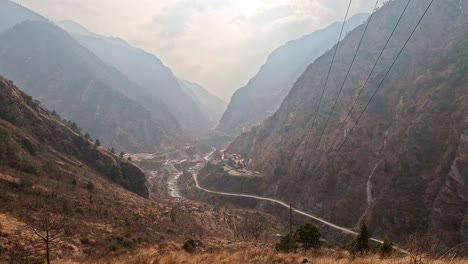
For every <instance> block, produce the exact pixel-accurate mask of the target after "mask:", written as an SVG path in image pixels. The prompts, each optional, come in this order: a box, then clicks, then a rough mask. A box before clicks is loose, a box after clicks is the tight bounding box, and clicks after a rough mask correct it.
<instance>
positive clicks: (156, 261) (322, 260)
mask: <svg viewBox="0 0 468 264" xmlns="http://www.w3.org/2000/svg"><path fill="white" fill-rule="evenodd" d="M306 257H307V258H308V259H309V261H311V263H314V264H410V263H411V261H410V258H408V257H393V258H388V259H381V258H380V257H379V256H368V257H365V258H355V259H352V258H350V257H349V255H347V254H346V253H344V252H338V251H332V250H330V251H322V252H320V253H315V255H314V254H308V256H306ZM303 258H304V255H302V254H281V253H277V252H274V251H272V250H264V249H251V250H239V251H228V250H223V251H220V252H217V253H212V254H210V253H199V254H188V253H185V252H182V251H174V252H169V253H162V254H161V253H160V252H158V250H157V249H154V248H153V249H150V250H145V251H140V252H138V253H135V254H133V255H127V256H122V257H119V258H115V259H106V260H100V261H91V262H88V263H96V264H111V263H112V264H205V263H217V264H218V263H226V264H228V263H229V264H232V263H243V264H262V263H272V264H273V263H275V264H288V263H301V262H302V260H303ZM60 263H65V264H72V263H73V264H74V263H76V262H72V261H69V262H60ZM467 263H468V260H456V259H453V260H428V259H426V260H425V261H424V262H422V263H421V264H467Z"/></svg>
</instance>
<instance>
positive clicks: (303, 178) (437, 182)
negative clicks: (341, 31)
mask: <svg viewBox="0 0 468 264" xmlns="http://www.w3.org/2000/svg"><path fill="white" fill-rule="evenodd" d="M428 3H429V1H426V0H424V1H423V0H421V1H412V2H411V4H410V5H409V7H408V11H407V13H406V14H405V15H404V17H403V20H402V23H401V25H400V26H399V27H398V28H397V30H396V32H395V35H394V37H393V38H392V40H391V41H390V43H389V46H388V47H387V49H386V50H385V52H384V54H383V56H382V59H381V60H380V62H379V63H378V64H377V68H376V71H375V72H374V74H373V75H372V76H371V78H370V82H369V85H368V86H366V87H365V89H364V90H363V92H362V95H361V97H359V99H357V104H356V107H355V111H353V112H352V114H351V117H350V119H349V120H348V121H347V122H346V123H343V122H344V121H345V117H346V114H347V113H348V111H349V110H350V109H351V104H352V102H353V101H354V100H355V99H356V98H357V97H358V93H359V90H360V89H359V88H360V87H361V86H362V85H363V84H364V82H365V80H366V78H367V76H368V75H369V73H370V72H371V68H372V65H373V64H374V63H375V61H376V60H377V57H378V55H379V53H380V50H381V49H382V48H383V47H384V44H385V41H386V40H387V38H388V37H389V36H390V33H391V31H392V29H393V26H394V25H395V24H396V22H397V19H398V17H399V15H400V14H401V12H402V11H403V8H404V6H405V5H406V1H403V0H397V1H391V2H388V3H386V4H385V5H384V6H383V7H382V8H381V9H380V10H379V11H378V12H377V13H376V14H375V16H374V18H373V19H372V21H371V24H370V26H369V30H368V32H367V35H366V37H365V38H364V43H363V46H362V47H361V49H360V52H359V54H358V58H357V60H356V62H355V64H354V66H353V68H352V71H351V74H350V76H349V78H348V79H347V82H346V85H345V88H344V91H343V93H342V94H341V96H340V100H338V104H337V106H336V109H335V111H334V113H333V115H332V116H331V119H330V123H329V125H328V126H327V128H326V130H325V132H324V133H323V135H324V137H323V138H322V140H321V141H320V142H319V137H320V135H321V133H322V131H324V129H325V124H326V119H327V117H328V115H329V114H330V112H331V109H332V106H333V103H334V101H335V99H336V98H337V95H338V90H339V88H340V86H341V84H342V82H343V80H344V76H345V74H346V71H347V69H348V67H349V65H350V63H351V59H352V57H353V55H354V52H355V51H356V48H357V44H358V42H359V39H360V38H361V35H362V33H363V30H364V26H360V27H358V28H357V29H355V30H353V31H352V32H351V33H349V34H348V36H347V37H346V38H345V39H344V40H343V41H342V43H341V44H340V49H339V51H338V55H337V59H336V61H335V63H334V66H333V70H332V72H331V79H330V82H329V83H328V87H327V90H326V92H325V95H324V97H323V102H322V104H321V107H320V110H319V112H318V117H317V123H316V125H315V126H314V127H313V129H311V127H312V123H313V119H314V113H315V109H316V108H317V106H318V103H319V98H320V94H321V91H322V89H323V86H324V82H325V80H324V79H325V76H326V73H327V72H328V68H329V65H330V62H331V58H332V55H333V54H332V52H327V53H326V54H325V55H323V56H321V57H320V58H318V59H317V60H316V61H315V62H314V63H313V64H312V65H310V66H309V67H308V68H307V70H306V71H305V73H304V74H303V75H302V76H301V77H300V78H299V79H298V80H297V82H296V84H295V85H294V87H293V88H292V90H291V92H290V93H289V95H288V96H287V97H286V99H285V100H284V102H283V103H282V105H281V107H280V109H279V110H278V111H277V112H276V113H275V114H274V115H273V116H272V117H270V118H269V119H267V120H266V121H265V122H264V123H263V124H262V125H260V126H258V127H255V128H254V129H252V130H251V131H249V132H248V133H245V134H243V135H241V136H240V137H238V138H237V139H236V140H235V141H234V143H232V144H231V145H230V147H229V149H228V151H229V152H233V153H240V154H248V155H250V157H251V158H252V159H253V162H252V163H251V169H254V170H259V171H261V172H262V173H263V174H264V175H265V177H264V179H263V181H262V183H261V184H258V185H257V190H258V192H260V193H261V194H263V195H267V196H275V197H279V198H281V199H283V200H285V201H293V202H294V204H296V205H297V207H299V208H301V209H304V210H308V211H310V212H312V213H314V214H317V215H319V216H322V217H325V218H327V219H329V220H330V221H332V222H335V223H338V224H341V225H344V226H349V227H353V226H357V225H358V223H359V222H360V221H362V220H363V221H366V222H368V223H369V224H370V225H371V227H372V228H373V230H374V234H375V236H385V235H389V236H390V237H391V238H393V239H395V240H397V241H399V242H403V241H404V240H405V239H406V238H407V235H408V234H413V233H422V232H427V231H428V230H432V231H435V232H437V233H438V234H442V235H441V236H442V242H444V243H445V244H446V245H449V244H451V245H453V244H458V243H463V242H467V241H468V235H467V234H468V203H467V200H466V197H467V196H468V186H467V182H468V178H467V175H468V167H467V164H468V156H467V148H466V144H467V136H466V129H467V125H468V123H467V116H466V111H467V106H468V101H467V99H468V98H467V95H468V79H467V73H468V68H467V65H468V48H467V47H468V42H467V41H468V30H467V29H468V27H467V23H468V18H467V16H466V14H467V12H468V4H467V3H466V2H463V1H458V0H448V1H443V2H442V1H435V2H434V4H433V6H432V7H431V8H430V10H429V12H428V14H427V16H426V17H425V18H424V20H423V21H422V23H421V25H420V27H419V29H418V30H417V31H416V32H415V34H414V36H413V38H412V39H411V41H410V42H409V44H408V46H407V48H406V49H405V51H404V52H403V54H402V56H401V57H400V59H399V60H398V61H397V62H396V64H395V66H394V68H393V70H392V71H391V72H390V74H389V75H388V78H386V80H385V82H384V83H383V86H382V88H381V90H380V91H379V92H378V93H377V95H376V96H375V98H374V100H372V102H371V104H370V105H369V108H368V109H367V111H366V112H365V113H364V115H363V116H362V119H361V120H360V122H359V123H358V126H357V127H356V128H355V129H354V130H353V131H351V128H352V126H353V124H354V121H355V120H356V119H357V118H358V115H359V113H360V112H361V111H362V110H363V109H364V107H365V105H366V103H367V102H368V100H369V99H370V98H371V96H372V93H373V92H374V91H375V89H376V88H377V87H378V85H379V83H380V82H381V80H382V79H383V77H384V74H385V72H386V71H387V69H388V68H389V67H390V65H391V63H392V62H393V60H394V59H395V57H396V55H397V53H398V51H399V49H400V48H401V47H402V46H403V43H404V42H405V40H406V39H407V37H408V36H409V35H410V33H411V30H412V29H413V27H414V26H415V25H416V23H417V20H418V19H419V17H420V16H421V15H422V13H423V11H424V9H425V7H426V6H427V5H428ZM342 125H344V127H345V129H344V131H343V130H341V129H340V128H341V127H342ZM346 136H349V137H348V140H347V141H346V143H345V144H344V145H343V148H342V149H341V151H340V152H338V150H339V146H340V145H341V144H342V142H343V140H344V138H345V137H346ZM335 139H336V140H335ZM301 161H302V162H301ZM326 168H328V169H326ZM239 188H240V187H239Z"/></svg>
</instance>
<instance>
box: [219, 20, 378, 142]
mask: <svg viewBox="0 0 468 264" xmlns="http://www.w3.org/2000/svg"><path fill="white" fill-rule="evenodd" d="M368 17H369V15H368V14H358V15H355V16H353V17H352V18H350V19H349V20H348V21H346V25H345V32H348V31H350V30H352V29H354V28H356V27H357V26H359V25H361V24H362V23H363V22H364V21H366V20H367V18H368ZM342 24H343V23H334V24H332V25H330V26H328V27H326V28H324V29H322V30H318V31H316V32H314V33H312V34H309V35H306V36H304V37H302V38H300V39H297V40H293V41H290V42H288V43H286V44H284V45H283V46H281V47H279V48H278V49H276V50H275V51H273V53H271V55H270V56H269V57H268V59H267V61H266V63H265V64H264V65H263V66H262V67H261V68H260V70H259V72H258V73H257V75H255V77H253V78H252V79H251V80H250V81H249V83H248V84H247V85H246V86H244V87H242V88H240V89H239V90H237V91H236V92H235V93H234V95H233V96H232V99H231V103H230V104H229V106H228V108H227V110H226V112H225V113H224V115H223V117H222V119H221V121H220V123H219V125H218V127H217V130H219V131H222V132H225V133H227V134H230V135H232V136H234V137H235V136H237V135H239V134H240V133H242V132H243V131H246V130H248V129H249V128H251V127H253V126H255V125H258V124H259V123H261V122H262V121H263V120H265V119H266V118H267V117H269V116H271V115H272V114H273V113H274V112H275V111H276V110H277V109H278V107H279V106H280V104H281V102H282V101H283V99H284V98H285V97H286V95H288V93H289V91H290V89H291V87H292V86H293V84H294V82H295V81H296V80H297V79H298V78H299V77H300V76H301V74H302V73H303V72H304V71H305V70H306V68H307V66H309V64H311V63H312V62H314V60H315V59H316V58H318V57H319V56H320V55H322V54H323V53H324V52H325V51H327V50H329V49H330V48H331V47H333V45H334V44H336V41H337V39H338V36H339V33H340V30H341V27H342Z"/></svg>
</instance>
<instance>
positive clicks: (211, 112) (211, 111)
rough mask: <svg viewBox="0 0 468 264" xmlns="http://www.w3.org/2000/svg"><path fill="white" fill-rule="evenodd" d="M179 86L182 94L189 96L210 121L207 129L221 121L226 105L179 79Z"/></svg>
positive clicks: (206, 92)
mask: <svg viewBox="0 0 468 264" xmlns="http://www.w3.org/2000/svg"><path fill="white" fill-rule="evenodd" d="M179 84H180V87H181V88H182V89H183V90H184V92H185V93H187V94H188V95H190V96H191V97H192V99H193V100H194V101H195V102H196V103H197V105H199V106H200V109H201V110H202V111H203V114H204V115H205V116H206V117H208V119H209V121H210V124H211V127H209V128H210V129H213V128H214V127H215V126H216V125H217V124H218V122H219V120H220V119H221V116H222V115H223V113H224V111H225V110H226V107H227V104H226V103H225V102H224V101H223V100H221V99H220V98H219V97H217V96H216V95H213V94H211V93H210V92H208V91H207V90H205V89H204V88H203V87H201V86H200V85H198V84H196V83H191V82H189V81H186V80H182V79H179Z"/></svg>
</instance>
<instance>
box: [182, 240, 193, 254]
mask: <svg viewBox="0 0 468 264" xmlns="http://www.w3.org/2000/svg"><path fill="white" fill-rule="evenodd" d="M196 247H197V245H195V241H193V239H189V240H187V241H186V242H185V243H184V245H183V247H182V248H183V249H184V250H185V251H186V252H188V253H193V252H194V251H195V248H196Z"/></svg>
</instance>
